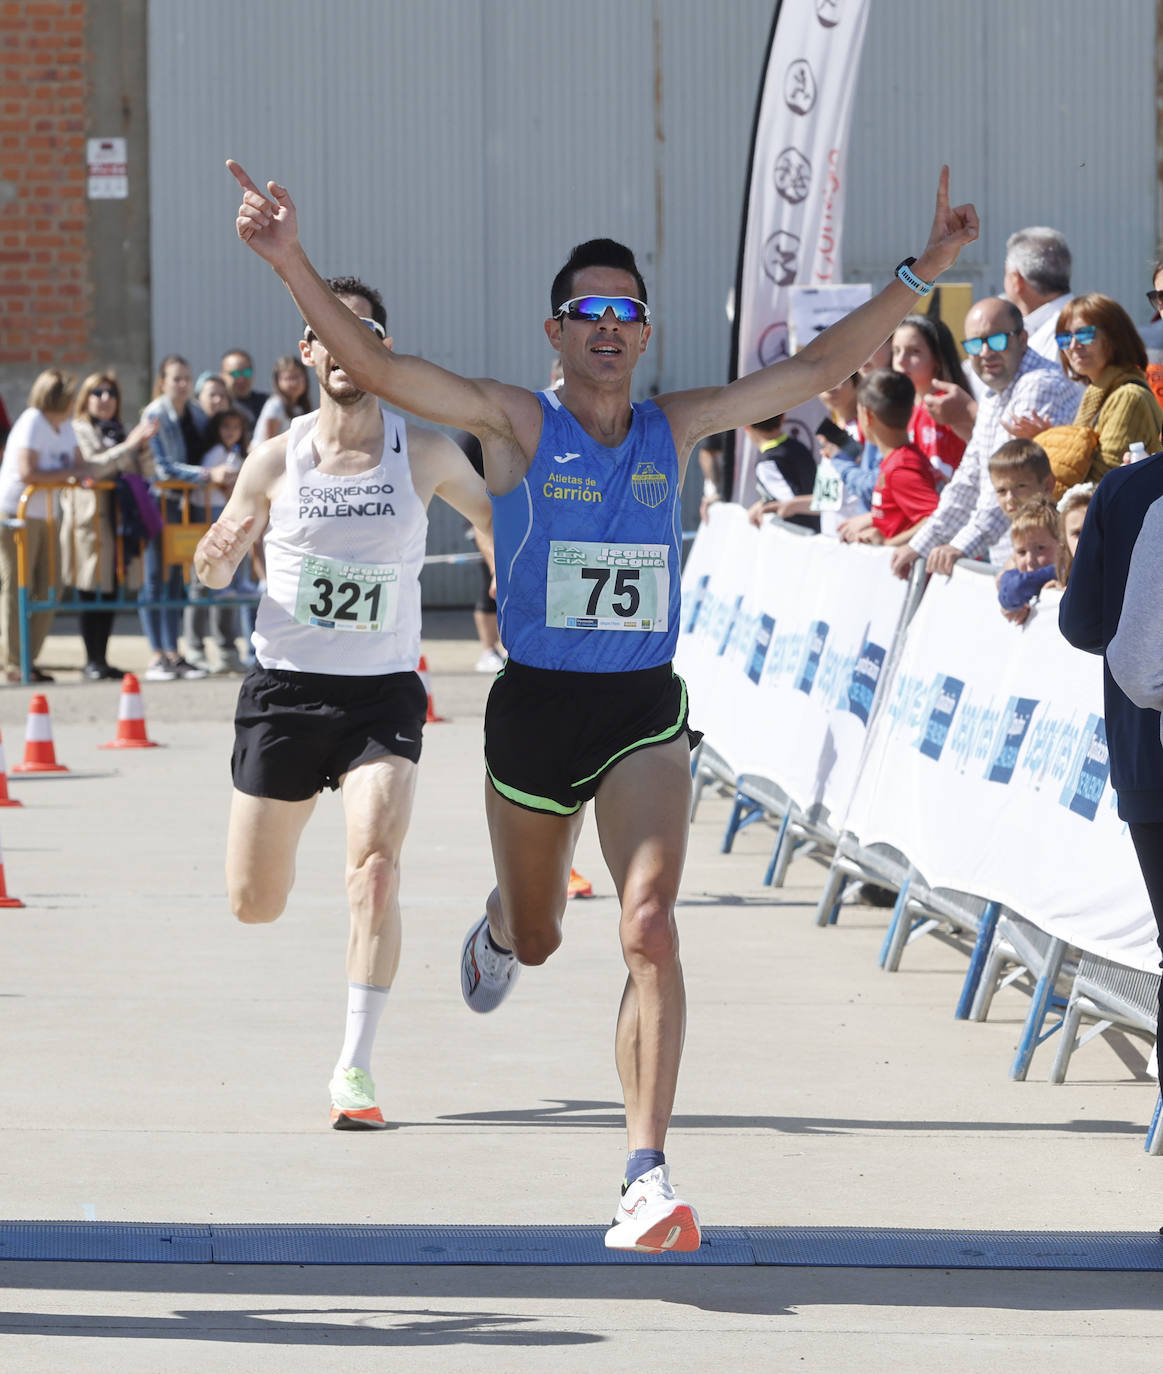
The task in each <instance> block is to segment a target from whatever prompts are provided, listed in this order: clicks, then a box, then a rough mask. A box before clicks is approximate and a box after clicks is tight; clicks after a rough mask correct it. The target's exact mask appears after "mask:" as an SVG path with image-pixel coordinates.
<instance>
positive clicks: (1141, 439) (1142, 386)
mask: <svg viewBox="0 0 1163 1374" xmlns="http://www.w3.org/2000/svg"><path fill="white" fill-rule="evenodd" d="M1054 338H1055V342H1056V343H1057V344H1058V349H1059V354H1058V356H1059V358H1060V359H1061V362H1062V370H1063V372H1065V373H1066V375H1067V376H1068V377H1072V378H1073V379H1074V380H1075V381H1076V382H1085V383H1086V390H1085V391H1084V392H1083V393H1082V400H1081V401H1080V402H1079V403H1078V410H1077V412H1076V414H1075V416H1074V423H1075V424H1076V425H1084V426H1086V428H1088V429H1092V430H1094V432H1095V433H1096V434H1097V435H1098V446H1097V448H1096V449H1095V450H1094V454H1093V456H1092V458H1091V463H1090V471H1089V473H1088V474H1087V480H1088V481H1091V482H1100V481H1102V479H1103V478H1104V477H1105V476H1106V474H1107V473H1108V472H1110V471H1111V470H1112V468H1117V467H1120V466H1121V465H1122V461H1123V454H1124V453H1125V452H1126V451H1127V450H1128V449H1129V448H1130V446H1131V445H1132V444H1133V443H1141V444H1143V445H1144V447H1145V448H1146V450H1147V452H1148V453H1154V452H1155V451H1156V450H1157V449H1158V448H1159V431H1160V426H1163V411H1161V410H1160V408H1159V403H1158V401H1156V399H1155V397H1154V394H1153V393H1152V391H1151V388H1150V386H1149V385H1148V383H1147V372H1146V368H1147V350H1146V349H1145V348H1144V346H1143V340H1142V339H1141V338H1140V337H1139V331H1138V330H1137V329H1136V328H1135V325H1134V321H1133V320H1132V319H1131V317H1130V316H1129V315H1128V314H1127V312H1126V311H1125V310H1124V309H1123V307H1122V306H1121V305H1119V303H1118V302H1117V301H1113V300H1111V298H1110V297H1109V296H1100V295H1097V294H1094V293H1091V294H1089V295H1085V296H1075V298H1074V299H1073V300H1072V301H1071V302H1070V304H1069V305H1067V306H1066V307H1065V309H1064V310H1063V311H1062V313H1061V314H1060V315H1059V316H1058V328H1057V331H1056V332H1055V335H1054ZM1007 428H1008V429H1009V431H1010V433H1011V434H1015V435H1017V436H1018V437H1019V438H1029V439H1035V438H1037V436H1038V434H1039V433H1041V431H1042V430H1044V429H1045V428H1046V426H1045V424H1039V423H1038V418H1037V417H1035V416H1024V417H1022V418H1021V419H1020V420H1019V421H1018V422H1017V424H1015V425H1008V426H1007Z"/></svg>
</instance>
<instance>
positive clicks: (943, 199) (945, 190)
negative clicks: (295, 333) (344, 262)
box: [239, 165, 949, 214]
mask: <svg viewBox="0 0 1163 1374" xmlns="http://www.w3.org/2000/svg"><path fill="white" fill-rule="evenodd" d="M239 170H240V171H241V170H242V169H241V168H239ZM244 175H245V173H244ZM948 209H949V168H948V166H947V165H946V166H943V167H942V168H941V175H940V176H939V177H938V178H937V212H938V213H939V214H940V213H942V212H947V211H948Z"/></svg>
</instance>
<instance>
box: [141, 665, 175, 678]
mask: <svg viewBox="0 0 1163 1374" xmlns="http://www.w3.org/2000/svg"><path fill="white" fill-rule="evenodd" d="M176 677H177V673H176V672H175V671H174V669H173V668H171V667H170V665H169V664H168V663H151V664H150V665H149V667H148V668H146V670H145V680H146V682H173V680H174V678H176Z"/></svg>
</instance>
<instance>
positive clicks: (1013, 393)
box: [892, 296, 1078, 578]
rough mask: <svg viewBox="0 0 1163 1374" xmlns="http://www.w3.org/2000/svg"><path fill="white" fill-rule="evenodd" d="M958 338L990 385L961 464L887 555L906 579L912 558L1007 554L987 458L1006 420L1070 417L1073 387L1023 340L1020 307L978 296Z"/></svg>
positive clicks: (995, 558)
mask: <svg viewBox="0 0 1163 1374" xmlns="http://www.w3.org/2000/svg"><path fill="white" fill-rule="evenodd" d="M965 335H966V337H965V338H964V340H963V341H962V344H963V347H964V348H965V351H966V353H967V354H968V355H969V361H970V364H971V365H972V367H973V370H974V372H976V373H977V375H978V377H980V378H981V380H982V382H983V383H984V384H985V385H986V386H987V387H988V388H989V391H988V394H987V395H986V397H985V399H984V400H982V401H981V403H980V404H979V405H978V408H977V419H976V420H975V421H974V424H973V433H972V435H971V437H970V440H969V444H968V447H967V448H966V450H965V455H964V457H963V458H962V459H961V466H960V467H959V468H958V469H957V471H956V472H955V473H954V474H953V478H952V480H951V481H950V483H949V485H948V486H947V487H946V488H945V490H944V491H943V492H942V493H941V500H940V502H939V504H938V506H937V509H936V510H935V511H934V512H933V514H932V515H931V516H930V517H929V519H928V520H927V521H926V522H925V524H924V525H922V526H921V528H920V529H919V530H918V531H917V533H916V534H914V535H913V537H912V538H911V539H910V540H909V542H908V543H907V544H904V545H902V546H901V547H900V548H899V549H897V550H896V551H895V552H894V553H893V556H892V570H893V572H895V573H896V575H897V576H898V577H902V578H907V577H908V575H909V569H910V568H911V567H912V565H913V564H914V563H915V562H916V560H917V559H918V558H924V559H925V560H926V562H925V567H926V569H927V570H928V571H929V572H930V573H946V574H947V573H950V572H952V571H953V564H954V563H956V562H957V560H958V559H959V558H976V557H978V556H980V555H982V554H988V557H989V559H990V561H991V562H992V563H995V564H998V565H1001V564H1004V563H1005V561H1006V559H1007V558H1008V557H1009V556H1010V551H1011V550H1010V539H1009V521H1008V520H1007V519H1006V517H1005V514H1004V512H1003V511H1002V509H1001V507H1000V506H999V505H998V503H997V498H996V496H995V495H994V492H993V484H992V483H991V482H990V480H989V458H990V454H992V453H993V452H995V450H997V449H998V448H1000V447H1001V445H1002V444H1004V443H1005V442H1006V441H1007V440H1008V439H1009V437H1010V436H1009V434H1008V433H1007V431H1006V428H1005V423H1004V422H1005V421H1006V420H1007V419H1008V418H1009V417H1011V416H1015V415H1037V416H1038V417H1039V418H1040V419H1041V420H1043V421H1044V423H1045V425H1046V426H1047V427H1049V426H1050V425H1065V424H1070V422H1071V421H1072V420H1073V419H1074V412H1075V411H1076V410H1077V408H1078V388H1077V386H1076V385H1075V384H1074V382H1072V381H1071V380H1070V379H1069V378H1068V377H1067V376H1066V374H1065V373H1064V372H1063V371H1062V368H1061V367H1060V366H1059V365H1058V364H1057V363H1053V362H1050V361H1049V360H1048V359H1046V358H1043V357H1042V355H1041V354H1040V353H1035V352H1034V350H1033V349H1032V348H1030V347H1029V346H1028V340H1027V336H1026V331H1025V329H1024V328H1023V327H1022V312H1021V311H1020V310H1019V309H1018V307H1017V306H1016V305H1014V304H1013V303H1012V302H1010V301H1008V300H1006V299H1005V298H1004V297H1001V296H989V297H987V298H986V299H985V300H980V301H978V302H977V303H976V304H975V305H974V306H973V307H972V309H971V310H970V311H969V314H968V315H966V317H965Z"/></svg>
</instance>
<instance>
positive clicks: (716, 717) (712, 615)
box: [675, 503, 905, 827]
mask: <svg viewBox="0 0 1163 1374" xmlns="http://www.w3.org/2000/svg"><path fill="white" fill-rule="evenodd" d="M904 596H905V584H904V583H903V582H901V581H900V580H899V579H897V578H894V577H893V576H892V574H891V572H890V571H889V557H888V553H887V551H886V550H884V549H870V548H865V547H863V546H857V545H847V544H838V543H836V541H834V540H831V539H823V538H819V537H816V538H808V537H804V536H800V535H795V534H791V533H790V532H788V531H787V530H783V529H780V528H778V527H776V526H764V528H763V529H756V528H755V527H754V526H752V525H751V524H749V522H748V520H747V515H746V512H745V511H744V510H743V509H742V508H741V507H739V506H733V505H727V504H725V503H724V504H719V505H715V506H713V507H712V508H711V519H710V521H709V523H708V524H707V525H705V526H703V527H702V529H700V531H699V534H698V537H697V538H696V540H695V543H694V547H693V548H692V550H691V554H690V557H689V559H688V561H687V566H686V570H685V572H684V575H683V616H682V627H681V633H680V636H679V644H678V651H677V654H676V658H675V662H676V666H677V668H678V670H679V672H680V673H682V675H683V677H684V678H685V679H686V682H687V686H688V689H689V692H690V702H691V722H692V724H693V725H694V726H695V728H696V729H699V730H702V731H703V732H704V733H705V734H706V736H707V740H708V742H709V743H710V744H711V746H712V747H713V748H714V749H715V750H716V751H717V752H718V753H720V754H722V755H723V757H724V758H726V759H727V761H728V762H729V763H730V765H731V766H732V768H733V769H734V770H735V771H736V772H737V773H740V774H743V773H752V774H759V775H760V776H761V777H764V778H767V779H769V780H770V781H771V782H773V783H775V784H776V785H777V786H778V787H780V788H782V789H783V790H784V791H785V792H786V793H787V794H788V795H789V796H790V797H791V799H792V800H793V801H794V802H795V803H796V805H797V806H798V807H800V809H801V810H802V811H804V812H805V813H807V814H808V815H809V816H811V817H812V818H813V819H818V820H821V821H823V822H826V823H828V824H830V825H832V826H833V827H838V826H839V824H840V822H841V821H843V819H844V816H845V814H846V812H847V809H848V804H849V802H850V800H851V797H852V792H853V790H854V788H855V785H856V779H857V775H858V772H859V768H860V760H861V756H862V754H863V752H864V747H865V742H866V735H867V726H868V719H869V711H870V709H871V705H872V698H873V695H874V693H875V691H876V686H877V683H878V681H879V678H880V674H881V671H882V669H883V667H884V663H885V659H886V656H887V653H888V649H889V646H890V644H891V641H892V636H893V631H894V629H895V627H896V623H897V620H898V618H899V615H900V609H901V606H902V604H903V601H904Z"/></svg>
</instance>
